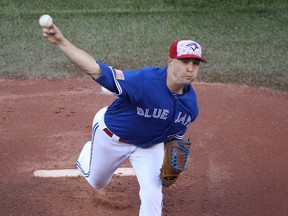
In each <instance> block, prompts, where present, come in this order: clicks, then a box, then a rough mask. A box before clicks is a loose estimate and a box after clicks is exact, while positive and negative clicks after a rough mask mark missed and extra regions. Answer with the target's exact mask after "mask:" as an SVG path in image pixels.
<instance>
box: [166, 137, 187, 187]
mask: <svg viewBox="0 0 288 216" xmlns="http://www.w3.org/2000/svg"><path fill="white" fill-rule="evenodd" d="M164 145H165V154H164V160H163V165H162V168H161V170H160V171H161V172H160V179H161V181H162V185H163V186H165V187H169V186H170V185H172V184H174V183H175V182H176V180H177V179H178V177H179V175H180V173H181V172H182V171H183V170H185V169H187V168H186V166H185V165H186V162H187V159H188V156H189V153H190V147H191V142H190V140H189V139H188V141H184V140H171V141H168V142H165V144H164Z"/></svg>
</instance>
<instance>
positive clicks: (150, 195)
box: [77, 108, 164, 216]
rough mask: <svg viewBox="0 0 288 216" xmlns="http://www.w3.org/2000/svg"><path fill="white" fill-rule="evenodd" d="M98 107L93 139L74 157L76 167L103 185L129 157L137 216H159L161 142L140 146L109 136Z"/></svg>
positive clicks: (92, 181) (94, 184)
mask: <svg viewBox="0 0 288 216" xmlns="http://www.w3.org/2000/svg"><path fill="white" fill-rule="evenodd" d="M106 110H107V108H103V109H101V110H100V111H99V112H98V113H97V114H96V115H95V117H94V120H93V130H92V140H91V141H89V142H87V143H86V144H85V145H84V147H83V149H82V151H81V153H80V156H79V159H78V161H77V167H78V169H79V170H80V171H81V173H82V175H83V176H84V177H85V178H86V180H87V181H88V182H89V184H90V185H91V186H92V187H93V188H95V189H101V188H104V187H105V186H106V185H107V184H108V183H109V182H110V180H111V178H112V176H113V173H114V172H115V171H116V169H117V168H118V167H119V166H120V165H121V164H122V163H123V162H124V161H125V160H126V159H129V161H130V163H131V165H132V167H133V169H134V171H135V173H136V176H137V180H138V183H139V186H140V192H139V195H140V199H141V206H140V211H139V215H140V216H161V214H162V199H163V194H162V185H161V181H160V179H159V175H160V169H161V166H162V163H163V157H164V143H159V144H157V145H155V146H153V147H151V148H147V149H143V148H139V147H136V146H135V145H132V144H126V143H122V142H119V137H117V136H115V135H113V136H112V137H110V136H108V135H107V134H106V133H105V132H104V131H103V129H104V128H106V125H105V123H104V114H105V112H106Z"/></svg>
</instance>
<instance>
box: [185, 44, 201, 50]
mask: <svg viewBox="0 0 288 216" xmlns="http://www.w3.org/2000/svg"><path fill="white" fill-rule="evenodd" d="M186 46H188V47H190V48H191V49H192V50H193V52H195V50H196V49H198V48H199V46H198V44H197V43H189V44H187V45H186Z"/></svg>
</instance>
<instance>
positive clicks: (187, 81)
mask: <svg viewBox="0 0 288 216" xmlns="http://www.w3.org/2000/svg"><path fill="white" fill-rule="evenodd" d="M193 81H194V78H192V77H188V78H187V79H186V80H185V81H184V84H185V85H189V84H191V83H192V82H193Z"/></svg>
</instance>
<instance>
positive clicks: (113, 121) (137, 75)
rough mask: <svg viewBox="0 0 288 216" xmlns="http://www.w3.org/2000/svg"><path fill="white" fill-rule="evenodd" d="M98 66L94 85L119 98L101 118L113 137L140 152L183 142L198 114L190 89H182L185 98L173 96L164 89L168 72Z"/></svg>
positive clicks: (148, 68) (152, 68) (153, 68)
mask: <svg viewBox="0 0 288 216" xmlns="http://www.w3.org/2000/svg"><path fill="white" fill-rule="evenodd" d="M97 63H98V64H99V66H100V68H101V73H102V75H101V77H99V78H98V79H96V81H97V82H98V83H99V84H100V85H102V86H104V87H105V88H107V89H108V90H110V91H111V92H113V93H114V94H115V95H116V96H118V98H117V99H116V100H114V102H113V103H112V104H111V105H110V106H109V107H108V109H107V111H106V113H105V117H104V121H105V124H106V125H107V127H108V129H109V130H110V131H111V132H112V133H114V134H115V135H117V136H119V137H120V138H121V139H122V140H125V141H126V142H128V143H131V144H134V145H136V146H139V147H143V148H148V147H150V146H153V145H155V144H158V143H160V142H165V141H167V140H169V139H172V138H174V139H183V136H184V133H185V132H186V130H187V127H188V125H189V124H190V123H191V122H193V121H194V120H195V119H196V117H197V116H198V112H199V110H198V104H197V97H196V94H195V91H194V89H193V87H192V86H191V85H187V86H185V93H184V94H181V95H179V94H176V95H175V94H173V93H172V92H171V91H170V90H169V89H168V87H167V85H166V76H167V68H157V67H144V68H142V69H140V70H137V71H132V70H126V71H120V70H115V69H114V68H112V67H110V66H107V65H105V64H103V63H101V62H97Z"/></svg>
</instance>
